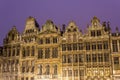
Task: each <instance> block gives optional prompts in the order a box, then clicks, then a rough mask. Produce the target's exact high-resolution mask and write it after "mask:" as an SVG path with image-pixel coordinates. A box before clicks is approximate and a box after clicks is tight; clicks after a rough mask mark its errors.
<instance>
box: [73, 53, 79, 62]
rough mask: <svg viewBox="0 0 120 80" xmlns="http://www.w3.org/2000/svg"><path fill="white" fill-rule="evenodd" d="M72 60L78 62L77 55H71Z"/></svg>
mask: <svg viewBox="0 0 120 80" xmlns="http://www.w3.org/2000/svg"><path fill="white" fill-rule="evenodd" d="M73 60H74V62H75V63H76V62H78V55H77V54H74V55H73Z"/></svg>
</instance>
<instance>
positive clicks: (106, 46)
mask: <svg viewBox="0 0 120 80" xmlns="http://www.w3.org/2000/svg"><path fill="white" fill-rule="evenodd" d="M103 47H104V49H108V41H104V42H103Z"/></svg>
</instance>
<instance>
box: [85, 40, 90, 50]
mask: <svg viewBox="0 0 120 80" xmlns="http://www.w3.org/2000/svg"><path fill="white" fill-rule="evenodd" d="M86 50H90V42H86Z"/></svg>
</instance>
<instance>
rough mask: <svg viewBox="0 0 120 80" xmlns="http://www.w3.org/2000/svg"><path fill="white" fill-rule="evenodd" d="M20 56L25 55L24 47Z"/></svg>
mask: <svg viewBox="0 0 120 80" xmlns="http://www.w3.org/2000/svg"><path fill="white" fill-rule="evenodd" d="M22 56H23V57H25V48H23V50H22Z"/></svg>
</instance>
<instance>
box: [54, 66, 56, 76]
mask: <svg viewBox="0 0 120 80" xmlns="http://www.w3.org/2000/svg"><path fill="white" fill-rule="evenodd" d="M54 75H57V65H54Z"/></svg>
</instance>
